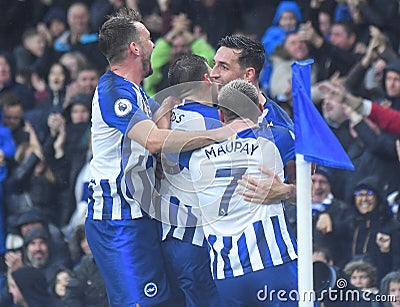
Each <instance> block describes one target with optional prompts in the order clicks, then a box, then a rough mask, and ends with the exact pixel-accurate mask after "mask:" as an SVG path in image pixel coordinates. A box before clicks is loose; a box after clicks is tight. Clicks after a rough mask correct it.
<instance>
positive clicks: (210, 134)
mask: <svg viewBox="0 0 400 307" xmlns="http://www.w3.org/2000/svg"><path fill="white" fill-rule="evenodd" d="M253 126H254V124H253V123H252V122H251V121H250V120H247V119H244V120H235V121H233V122H231V123H229V124H227V125H225V126H223V127H221V128H217V129H212V130H207V131H197V132H187V131H179V130H168V129H160V128H158V127H157V125H156V124H155V123H154V122H153V121H152V120H142V121H139V122H137V123H136V124H135V125H134V126H133V127H131V128H130V129H129V131H128V137H129V138H131V139H132V140H134V141H136V142H138V143H139V144H141V145H142V146H144V147H146V148H147V149H148V150H150V152H152V153H157V152H160V151H161V150H162V151H163V152H165V153H168V152H179V151H187V150H192V149H195V148H199V147H203V146H207V145H209V144H212V143H215V142H220V141H223V140H225V139H227V138H228V137H229V136H231V135H232V134H233V133H235V132H239V131H242V130H244V129H248V128H249V127H253Z"/></svg>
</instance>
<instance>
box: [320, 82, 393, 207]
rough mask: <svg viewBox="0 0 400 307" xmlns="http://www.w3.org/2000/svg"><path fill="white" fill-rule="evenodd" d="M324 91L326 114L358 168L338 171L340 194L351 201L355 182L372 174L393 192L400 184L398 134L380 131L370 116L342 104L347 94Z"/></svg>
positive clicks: (338, 192) (338, 191)
mask: <svg viewBox="0 0 400 307" xmlns="http://www.w3.org/2000/svg"><path fill="white" fill-rule="evenodd" d="M321 88H322V87H321ZM324 92H326V93H325V94H324V97H323V102H322V113H323V116H324V118H325V120H326V122H327V123H328V125H329V126H330V128H331V130H332V131H333V133H334V134H335V135H336V137H337V138H338V139H339V141H340V143H341V144H342V146H343V147H344V149H345V150H346V152H347V154H348V155H349V157H350V159H351V160H352V162H353V164H354V167H355V171H354V172H349V171H344V170H337V171H335V176H337V180H336V184H335V191H336V192H335V193H336V196H337V197H339V198H340V199H343V200H345V201H346V202H348V203H350V201H351V199H352V194H353V188H354V185H355V184H356V183H357V182H358V181H360V180H361V179H363V178H365V177H367V176H371V175H374V176H377V177H378V178H379V180H380V182H381V183H382V188H383V191H382V192H383V193H384V194H385V195H384V196H386V195H387V194H388V193H391V192H393V190H395V189H397V188H398V172H399V170H398V168H399V167H400V165H398V163H397V160H396V159H397V156H396V148H395V138H394V137H393V136H391V135H389V134H387V133H384V132H383V131H380V130H379V127H377V126H376V125H375V124H374V123H373V122H371V121H370V120H368V119H364V120H363V119H362V117H361V118H356V117H355V116H354V115H353V113H352V112H349V110H348V108H347V107H346V106H344V105H343V104H342V101H343V96H342V97H339V96H338V95H335V94H332V93H330V92H327V91H325V90H324ZM349 113H351V114H349ZM394 162H395V163H394Z"/></svg>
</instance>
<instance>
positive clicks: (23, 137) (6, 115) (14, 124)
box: [0, 93, 41, 157]
mask: <svg viewBox="0 0 400 307" xmlns="http://www.w3.org/2000/svg"><path fill="white" fill-rule="evenodd" d="M0 105H1V107H2V113H3V124H4V125H5V126H6V127H8V128H9V129H10V130H11V133H12V136H13V140H14V143H15V145H16V146H17V147H18V146H19V145H21V144H22V143H26V142H28V143H30V145H32V146H33V147H34V149H35V152H36V153H37V155H38V156H39V157H41V152H40V151H41V148H40V143H39V141H38V138H37V135H36V133H35V131H34V130H33V128H32V126H31V125H30V123H29V122H28V121H26V120H24V107H23V105H22V102H21V101H20V100H19V98H18V96H16V95H14V94H13V93H7V94H4V95H3V96H1V97H0Z"/></svg>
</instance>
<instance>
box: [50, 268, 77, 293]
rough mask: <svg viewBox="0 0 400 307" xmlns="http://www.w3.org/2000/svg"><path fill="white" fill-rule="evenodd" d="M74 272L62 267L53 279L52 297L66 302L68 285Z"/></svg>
mask: <svg viewBox="0 0 400 307" xmlns="http://www.w3.org/2000/svg"><path fill="white" fill-rule="evenodd" d="M71 276H72V271H71V270H70V269H67V268H64V267H61V268H59V269H58V270H57V271H56V273H55V275H54V278H53V281H52V284H51V289H50V293H51V294H52V296H54V297H56V298H58V299H60V300H62V301H63V300H64V299H65V294H66V293H67V285H68V282H69V280H70V279H71Z"/></svg>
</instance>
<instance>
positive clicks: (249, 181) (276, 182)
mask: <svg viewBox="0 0 400 307" xmlns="http://www.w3.org/2000/svg"><path fill="white" fill-rule="evenodd" d="M260 170H261V172H262V173H264V174H266V175H268V177H267V179H262V180H260V179H256V178H254V177H251V176H249V175H243V176H242V179H239V180H238V181H237V182H238V184H239V185H241V186H243V187H244V188H245V190H242V189H239V190H238V191H237V192H238V193H239V194H241V195H243V196H244V199H245V200H246V201H248V202H252V203H257V204H265V205H268V204H273V203H277V202H280V201H281V200H285V199H286V195H287V193H288V188H289V189H290V188H291V187H290V185H288V184H286V183H283V182H282V180H281V179H280V178H279V176H278V174H276V173H274V172H273V171H271V170H269V169H266V168H263V167H261V168H260Z"/></svg>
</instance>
